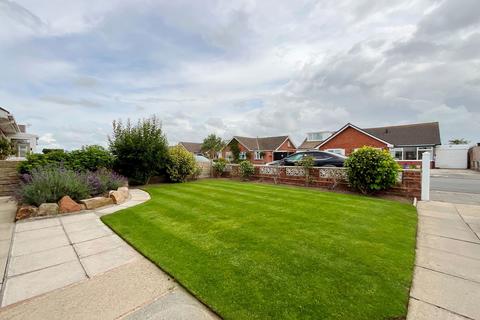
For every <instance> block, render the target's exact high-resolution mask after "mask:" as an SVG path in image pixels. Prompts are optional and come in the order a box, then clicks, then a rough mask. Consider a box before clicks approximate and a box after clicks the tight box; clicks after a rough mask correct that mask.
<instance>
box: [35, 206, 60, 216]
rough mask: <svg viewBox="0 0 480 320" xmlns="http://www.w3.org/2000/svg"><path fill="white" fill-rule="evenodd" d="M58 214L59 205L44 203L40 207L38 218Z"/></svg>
mask: <svg viewBox="0 0 480 320" xmlns="http://www.w3.org/2000/svg"><path fill="white" fill-rule="evenodd" d="M56 214H58V204H56V203H42V204H41V205H40V207H38V213H37V216H39V217H40V216H52V215H56Z"/></svg>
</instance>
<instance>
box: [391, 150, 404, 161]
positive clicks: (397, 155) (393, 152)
mask: <svg viewBox="0 0 480 320" xmlns="http://www.w3.org/2000/svg"><path fill="white" fill-rule="evenodd" d="M390 154H391V155H392V157H393V158H394V159H395V160H403V148H392V149H390Z"/></svg>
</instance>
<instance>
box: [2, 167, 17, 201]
mask: <svg viewBox="0 0 480 320" xmlns="http://www.w3.org/2000/svg"><path fill="white" fill-rule="evenodd" d="M20 162H21V161H7V160H0V196H2V197H3V196H11V195H13V194H14V193H15V192H16V191H17V190H18V188H19V185H20V175H19V174H18V171H17V168H18V165H19V164H20Z"/></svg>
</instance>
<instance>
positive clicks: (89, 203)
mask: <svg viewBox="0 0 480 320" xmlns="http://www.w3.org/2000/svg"><path fill="white" fill-rule="evenodd" d="M80 203H83V204H84V205H85V207H86V208H87V209H88V210H91V209H96V208H100V207H103V206H108V205H110V204H113V200H112V198H105V197H95V198H90V199H83V200H80Z"/></svg>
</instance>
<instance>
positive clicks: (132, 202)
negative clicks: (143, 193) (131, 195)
mask: <svg viewBox="0 0 480 320" xmlns="http://www.w3.org/2000/svg"><path fill="white" fill-rule="evenodd" d="M144 202H145V201H144V200H129V201H127V202H124V203H122V204H121V205H119V207H121V208H130V207H133V206H136V205H139V204H141V203H144Z"/></svg>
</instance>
